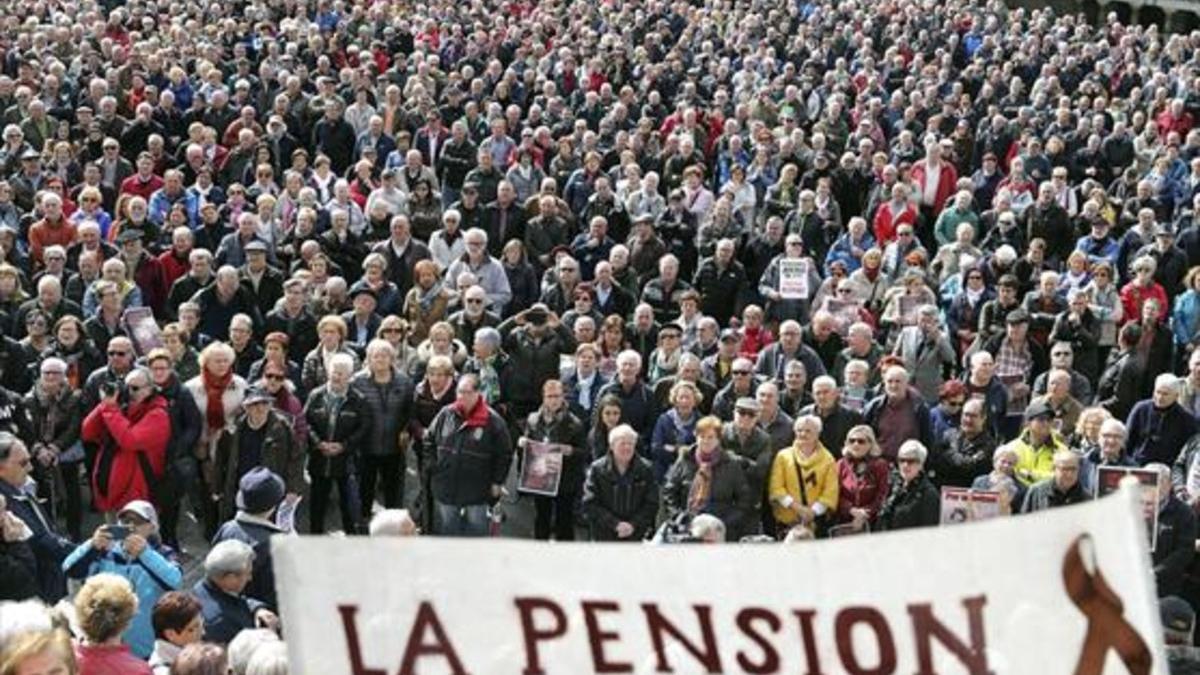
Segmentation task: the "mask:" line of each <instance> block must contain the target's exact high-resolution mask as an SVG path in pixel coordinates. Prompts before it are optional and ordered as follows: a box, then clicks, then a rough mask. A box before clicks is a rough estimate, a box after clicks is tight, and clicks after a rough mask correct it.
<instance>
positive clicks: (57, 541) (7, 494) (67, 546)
mask: <svg viewBox="0 0 1200 675" xmlns="http://www.w3.org/2000/svg"><path fill="white" fill-rule="evenodd" d="M0 495H3V496H4V498H5V499H6V500H7V501H8V510H9V512H11V513H12V514H13V515H15V516H16V517H18V518H20V519H21V521H22V522H24V523H25V524H26V525H28V526H29V529H30V530H32V531H33V537H32V538H30V539H29V547H30V548H32V549H33V556H34V558H35V559H36V561H37V581H38V596H39V597H41V599H42V600H44V601H45V602H46V603H47V604H50V605H53V604H54V603H56V602H58V601H59V600H62V599H63V598H64V597H66V595H67V578H66V577H65V576H63V571H62V561H63V559H64V558H66V557H67V555H68V554H70V553H71V549H72V548H74V544H72V543H71V542H70V541H68V540H67V539H65V538H64V537H61V536H59V535H58V533H57V532H55V531H54V520H53V519H51V518H50V516H49V514H47V513H46V512H45V511H43V510H42V509H41V507H39V506H37V505H35V504H34V499H33V498H32V497H30V496H29V494H28V493H26V492H24V491H23V490H19V489H17V488H15V487H13V486H12V485H9V484H8V483H5V482H4V481H0Z"/></svg>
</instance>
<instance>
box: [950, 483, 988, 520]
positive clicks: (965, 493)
mask: <svg viewBox="0 0 1200 675" xmlns="http://www.w3.org/2000/svg"><path fill="white" fill-rule="evenodd" d="M1000 513H1001V504H1000V493H999V492H994V491H992V490H972V489H969V488H955V487H944V488H942V524H943V525H949V524H954V523H970V522H974V521H977V520H988V519H989V518H996V517H997V516H999V515H1000Z"/></svg>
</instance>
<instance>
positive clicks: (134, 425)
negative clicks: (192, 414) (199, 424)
mask: <svg viewBox="0 0 1200 675" xmlns="http://www.w3.org/2000/svg"><path fill="white" fill-rule="evenodd" d="M81 435H82V438H83V440H85V441H88V442H90V443H97V444H99V445H100V453H99V454H98V455H97V457H96V465H95V466H94V467H93V468H92V476H91V481H92V494H93V495H95V502H96V508H98V509H100V510H101V511H116V510H117V509H120V508H121V507H122V506H124V505H126V504H128V503H129V502H131V501H133V500H135V499H145V500H150V487H149V486H148V485H147V484H146V480H145V477H144V476H143V474H142V468H141V464H140V462H139V461H138V455H139V454H144V455H145V456H146V459H147V460H149V462H150V468H151V471H152V473H153V474H154V476H155V477H161V476H162V474H163V469H164V468H165V465H166V461H167V443H168V441H170V439H171V418H170V416H169V415H168V413H167V401H166V399H164V398H163V397H161V396H158V395H155V396H152V397H150V398H149V399H146V400H145V401H143V402H142V403H138V404H134V405H131V406H129V410H128V411H125V412H123V411H122V410H121V409H120V407H118V406H116V405H113V404H112V403H101V404H100V405H98V406H96V407H95V408H94V409H93V410H92V412H91V413H89V414H88V416H87V418H85V419H84V420H83V429H82V434H81ZM102 487H103V488H105V489H101V488H102ZM158 506H161V505H158Z"/></svg>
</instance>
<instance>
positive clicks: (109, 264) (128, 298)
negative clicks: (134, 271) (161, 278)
mask: <svg viewBox="0 0 1200 675" xmlns="http://www.w3.org/2000/svg"><path fill="white" fill-rule="evenodd" d="M126 269H127V268H126V267H125V263H124V262H123V261H122V260H121V259H120V258H109V259H108V260H105V261H104V264H102V265H101V266H100V278H99V279H97V280H96V281H95V282H93V283H92V285H91V286H90V287H88V289H87V290H86V291H84V293H83V315H84V316H94V315H95V314H96V310H97V309H99V307H100V296H99V295H98V294H97V293H96V284H98V283H100V281H102V280H103V281H111V282H113V283H114V284H116V285H117V297H119V298H120V300H121V307H122V308H124V309H129V308H131V307H141V306H142V291H141V289H140V288H139V287H138V285H137V284H135V283H134V282H133V281H131V280H130V279H129V278H128V276H127V274H126Z"/></svg>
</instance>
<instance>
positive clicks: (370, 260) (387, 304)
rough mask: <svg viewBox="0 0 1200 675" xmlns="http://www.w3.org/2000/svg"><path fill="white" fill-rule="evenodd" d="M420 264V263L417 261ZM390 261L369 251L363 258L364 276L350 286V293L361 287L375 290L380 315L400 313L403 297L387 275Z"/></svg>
mask: <svg viewBox="0 0 1200 675" xmlns="http://www.w3.org/2000/svg"><path fill="white" fill-rule="evenodd" d="M417 264H418V265H420V263H417ZM387 268H388V262H387V258H386V257H385V256H384V255H383V254H382V253H378V252H375V253H368V254H367V257H366V258H363V263H362V269H363V276H362V278H361V279H359V280H358V281H356V282H355V283H354V285H353V286H351V287H350V294H351V295H353V294H354V291H356V290H358V289H359V288H369V289H371V290H372V291H374V292H375V300H376V303H377V304H376V305H375V313H376V314H378V315H380V316H388V315H389V314H398V313H399V312H400V306H401V303H402V302H403V300H404V299H403V298H402V297H401V295H400V289H399V288H398V287H397V286H396V284H395V282H393V281H391V280H390V279H389V278H388V276H387Z"/></svg>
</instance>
